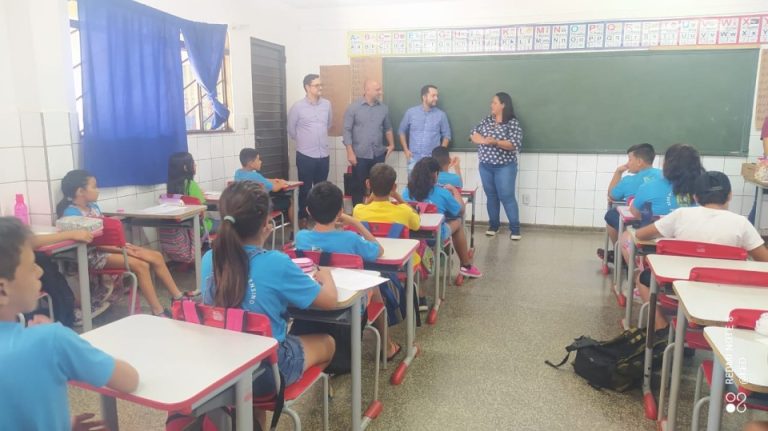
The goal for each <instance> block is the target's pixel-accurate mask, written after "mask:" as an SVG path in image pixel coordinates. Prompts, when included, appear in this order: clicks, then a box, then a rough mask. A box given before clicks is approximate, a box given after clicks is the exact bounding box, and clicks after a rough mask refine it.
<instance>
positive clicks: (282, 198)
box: [235, 148, 293, 222]
mask: <svg viewBox="0 0 768 431" xmlns="http://www.w3.org/2000/svg"><path fill="white" fill-rule="evenodd" d="M240 164H241V165H242V166H243V167H242V168H241V169H238V170H236V171H235V181H256V182H257V183H259V184H261V185H262V186H264V189H265V190H266V191H268V192H269V196H270V198H272V209H273V210H277V211H282V212H284V213H287V215H288V220H289V221H290V222H293V211H292V210H291V209H292V208H291V206H292V204H293V201H292V200H291V196H290V195H289V194H287V193H285V192H284V191H283V189H285V188H286V186H287V185H288V183H287V182H286V181H285V180H283V179H280V178H272V179H270V178H265V177H264V175H261V172H259V171H260V170H261V156H260V155H259V152H258V151H257V150H256V149H255V148H243V149H242V150H240Z"/></svg>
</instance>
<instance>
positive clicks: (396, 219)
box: [352, 163, 421, 230]
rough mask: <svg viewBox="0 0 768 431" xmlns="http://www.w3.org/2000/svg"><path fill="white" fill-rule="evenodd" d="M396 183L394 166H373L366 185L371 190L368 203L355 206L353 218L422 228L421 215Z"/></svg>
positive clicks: (409, 227)
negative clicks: (403, 196) (399, 190)
mask: <svg viewBox="0 0 768 431" xmlns="http://www.w3.org/2000/svg"><path fill="white" fill-rule="evenodd" d="M396 181H397V172H395V169H394V168H393V167H392V166H389V165H388V164H386V163H377V164H375V165H373V167H372V168H371V176H370V178H369V179H368V180H367V184H366V185H367V187H368V188H369V189H370V190H371V194H370V196H369V197H368V202H367V203H365V204H357V205H355V208H354V209H353V210H352V217H354V218H356V219H358V220H360V221H367V222H375V223H400V224H401V225H403V226H405V227H406V228H408V229H409V230H418V229H419V227H420V226H421V219H420V218H419V214H418V213H417V212H416V211H415V210H414V209H413V208H412V207H411V206H410V205H408V203H406V202H405V200H403V198H402V196H400V193H398V192H397V184H396ZM392 200H394V201H395V202H397V203H392Z"/></svg>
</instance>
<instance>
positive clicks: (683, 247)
mask: <svg viewBox="0 0 768 431" xmlns="http://www.w3.org/2000/svg"><path fill="white" fill-rule="evenodd" d="M656 253H658V254H666V255H672V256H687V257H707V258H711V259H728V260H747V252H746V250H744V249H743V248H741V247H733V246H730V245H721V244H710V243H706V242H697V241H678V240H664V239H662V240H659V241H658V242H657V243H656Z"/></svg>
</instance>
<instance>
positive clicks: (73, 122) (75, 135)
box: [67, 112, 82, 143]
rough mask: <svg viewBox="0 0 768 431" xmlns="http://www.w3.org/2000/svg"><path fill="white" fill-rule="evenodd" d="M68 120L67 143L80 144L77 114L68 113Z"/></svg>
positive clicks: (80, 137)
mask: <svg viewBox="0 0 768 431" xmlns="http://www.w3.org/2000/svg"><path fill="white" fill-rule="evenodd" d="M67 117H68V118H69V141H70V142H72V143H80V142H81V141H82V136H80V120H79V118H78V116H77V112H69V113H68V114H67Z"/></svg>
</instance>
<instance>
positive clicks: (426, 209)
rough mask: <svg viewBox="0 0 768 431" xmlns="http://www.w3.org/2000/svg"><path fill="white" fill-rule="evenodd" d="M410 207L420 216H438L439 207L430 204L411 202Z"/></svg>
mask: <svg viewBox="0 0 768 431" xmlns="http://www.w3.org/2000/svg"><path fill="white" fill-rule="evenodd" d="M408 205H410V206H412V207H413V209H415V210H416V212H418V213H419V214H436V213H437V212H438V211H437V206H436V205H435V204H433V203H430V202H415V201H410V202H408Z"/></svg>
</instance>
